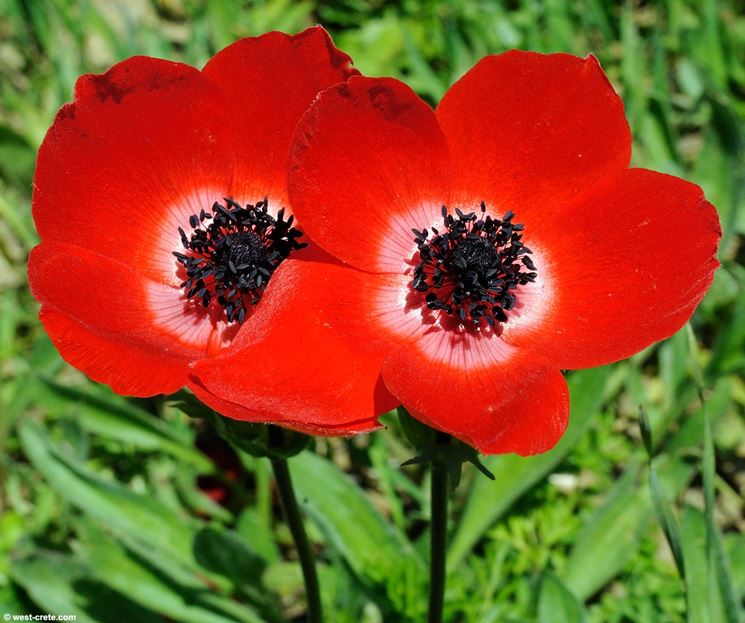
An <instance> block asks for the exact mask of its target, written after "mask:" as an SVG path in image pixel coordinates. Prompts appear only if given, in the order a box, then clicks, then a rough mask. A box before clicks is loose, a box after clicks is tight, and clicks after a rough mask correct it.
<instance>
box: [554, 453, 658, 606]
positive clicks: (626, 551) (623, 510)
mask: <svg viewBox="0 0 745 623" xmlns="http://www.w3.org/2000/svg"><path fill="white" fill-rule="evenodd" d="M640 468H641V466H640V465H639V464H636V465H632V466H630V467H629V468H627V469H626V471H625V472H624V475H623V477H622V478H621V480H619V481H618V483H617V484H616V485H615V486H614V487H613V489H612V490H611V492H610V494H609V495H608V498H607V499H606V500H605V502H604V503H603V504H602V505H601V506H600V507H599V508H598V509H597V510H596V511H595V512H594V513H592V515H590V517H589V518H588V520H587V521H586V522H585V524H584V525H583V527H582V529H581V530H580V532H579V533H578V534H577V536H576V538H575V545H574V547H573V548H572V551H571V553H570V555H569V559H568V560H567V566H566V568H565V570H564V582H565V583H566V585H567V587H568V588H569V589H570V590H571V591H572V593H574V594H575V595H576V596H577V597H579V598H580V599H587V598H588V597H590V596H591V595H592V594H594V593H595V592H596V591H597V590H598V589H599V588H601V587H602V586H604V585H605V584H606V583H607V582H608V581H609V580H611V579H612V578H613V577H614V576H615V575H616V574H617V573H618V571H619V570H620V569H621V568H623V566H624V565H625V564H626V562H627V561H628V560H629V558H630V557H631V556H632V555H633V553H634V551H636V548H637V546H638V543H639V540H640V538H641V533H642V531H643V530H644V528H645V527H646V525H648V523H649V520H650V519H651V512H652V509H651V504H650V501H649V495H648V494H647V492H646V490H644V489H640V488H639V484H638V479H639V475H640Z"/></svg>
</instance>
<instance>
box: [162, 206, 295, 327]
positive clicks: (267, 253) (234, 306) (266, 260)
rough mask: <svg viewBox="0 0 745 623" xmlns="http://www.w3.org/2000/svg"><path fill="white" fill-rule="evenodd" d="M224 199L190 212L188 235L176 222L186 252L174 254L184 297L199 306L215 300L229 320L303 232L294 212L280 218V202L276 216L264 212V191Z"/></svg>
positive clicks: (241, 315)
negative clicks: (246, 199) (243, 201)
mask: <svg viewBox="0 0 745 623" xmlns="http://www.w3.org/2000/svg"><path fill="white" fill-rule="evenodd" d="M225 203H226V206H227V207H226V206H223V205H221V204H220V203H218V202H215V203H214V204H213V206H212V214H210V213H208V212H206V211H205V210H202V211H201V212H200V213H199V214H198V215H197V214H193V215H191V216H190V217H189V225H190V226H191V228H192V230H193V231H192V233H191V236H190V237H187V235H186V233H185V232H184V230H183V229H181V228H180V227H179V235H180V236H181V244H182V245H183V246H184V248H185V249H186V253H181V252H178V251H174V252H173V255H174V256H175V257H176V259H177V260H178V262H179V264H181V265H182V266H183V267H184V268H185V269H186V277H187V279H186V281H184V282H183V283H182V284H181V287H182V288H184V290H186V298H187V299H194V300H197V301H200V302H201V304H202V305H203V306H204V307H208V306H209V305H210V303H211V302H212V301H213V300H217V302H218V303H219V304H220V305H221V306H222V307H223V308H224V309H225V315H226V317H227V319H228V322H238V323H242V322H243V321H244V320H245V318H246V305H256V303H258V302H259V300H260V299H261V295H262V294H263V293H264V290H265V289H266V286H267V283H269V279H270V278H271V276H272V273H273V272H274V271H275V270H276V268H277V266H279V264H280V263H281V262H282V260H284V259H285V258H286V257H287V256H288V255H290V253H291V252H292V251H295V250H297V249H302V248H303V247H306V246H307V245H306V244H305V243H304V242H298V240H297V239H298V238H300V237H301V236H302V235H303V234H302V232H300V230H298V229H295V228H294V227H292V222H293V218H294V217H293V216H290V217H289V218H288V219H287V220H285V218H284V215H285V210H284V208H282V209H280V210H279V212H278V213H277V217H276V218H274V217H273V216H272V215H271V214H269V212H268V207H269V202H268V201H267V198H266V197H264V200H263V201H259V202H258V203H257V204H256V205H251V204H247V205H246V206H245V207H243V206H241V205H240V204H238V203H236V202H235V201H233V199H232V198H229V197H226V198H225ZM205 222H206V223H207V224H206V225H205Z"/></svg>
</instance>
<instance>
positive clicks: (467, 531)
mask: <svg viewBox="0 0 745 623" xmlns="http://www.w3.org/2000/svg"><path fill="white" fill-rule="evenodd" d="M610 371H611V368H609V367H604V368H595V369H592V370H582V371H581V372H575V373H573V374H572V375H571V376H570V377H569V389H570V394H571V397H572V414H571V418H570V421H569V428H568V429H567V431H566V433H564V437H563V438H562V439H561V441H560V442H559V443H558V444H557V445H556V447H555V448H554V449H553V450H551V451H549V452H546V453H545V454H540V455H538V456H533V457H528V458H525V457H520V456H516V455H503V456H493V457H486V458H485V459H484V465H485V466H486V468H487V469H488V470H489V471H490V472H491V473H492V474H494V477H495V482H491V481H489V480H486V479H485V478H478V479H476V480H475V482H474V484H473V488H472V489H471V491H470V493H469V495H468V499H467V501H466V505H465V508H464V510H463V514H462V515H461V517H460V519H459V521H458V527H457V530H456V532H455V536H454V537H453V539H452V542H451V544H450V549H449V551H448V568H449V569H451V570H452V569H456V568H457V567H458V565H460V564H461V563H462V562H463V560H464V559H465V557H466V555H467V554H468V552H470V551H471V548H473V546H474V545H476V543H478V541H479V540H480V539H481V537H482V536H483V534H484V533H485V532H486V531H487V530H488V529H489V528H490V527H491V526H492V525H493V524H494V522H496V521H497V520H498V519H499V518H500V517H501V516H502V515H503V514H504V513H506V512H507V510H508V509H509V508H510V507H511V506H512V505H513V504H514V503H515V501H516V500H517V499H518V498H519V497H520V496H521V495H523V493H525V492H526V491H527V490H528V489H530V488H531V487H532V486H533V485H535V484H536V483H537V482H539V481H540V480H541V479H543V478H545V477H546V475H547V474H549V473H550V472H551V470H552V469H554V467H556V465H558V463H559V462H560V461H561V460H562V459H563V458H564V457H565V456H566V455H567V454H568V453H569V451H570V450H571V449H572V447H574V445H575V444H576V443H577V442H578V441H579V440H580V438H581V437H582V435H584V434H585V432H586V431H587V429H588V428H589V427H590V424H591V423H592V418H593V416H594V415H595V414H596V413H597V411H598V409H599V408H600V404H601V402H602V400H603V393H604V390H605V385H606V381H607V380H608V377H609V376H610Z"/></svg>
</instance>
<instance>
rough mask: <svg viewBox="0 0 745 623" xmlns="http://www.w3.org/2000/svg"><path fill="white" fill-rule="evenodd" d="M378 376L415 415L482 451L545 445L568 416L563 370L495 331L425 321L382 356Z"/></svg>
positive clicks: (529, 450)
mask: <svg viewBox="0 0 745 623" xmlns="http://www.w3.org/2000/svg"><path fill="white" fill-rule="evenodd" d="M383 379H384V380H385V384H386V386H387V387H388V389H389V391H390V392H391V393H392V394H393V395H394V396H396V397H398V398H399V399H400V400H401V401H402V402H403V404H404V406H405V407H406V408H407V409H408V410H409V412H410V413H411V415H413V416H414V417H415V418H417V419H419V420H421V421H422V422H424V423H425V424H427V425H429V426H431V427H433V428H436V429H438V430H441V431H444V432H446V433H449V434H451V435H453V436H454V437H456V438H458V439H460V440H462V441H464V442H466V443H468V444H470V445H472V446H474V447H475V448H476V449H477V450H479V451H480V452H483V453H484V454H505V453H510V452H515V453H517V454H520V455H523V456H528V455H533V454H539V453H541V452H546V451H547V450H550V449H551V448H553V446H554V445H555V444H556V443H557V442H558V440H559V439H560V438H561V436H562V434H563V433H564V430H565V429H566V426H567V423H568V420H569V394H568V389H567V384H566V381H565V380H564V377H563V375H562V374H561V372H559V371H558V370H556V369H554V368H552V367H550V366H547V364H546V363H545V362H543V361H541V360H540V359H538V358H536V357H535V356H533V355H532V354H530V353H528V352H526V351H521V350H518V349H516V348H513V347H510V346H509V345H507V344H504V343H503V342H501V341H500V340H499V338H497V337H496V336H491V337H484V336H483V335H481V334H471V333H461V334H455V333H453V332H450V331H437V330H431V329H430V330H428V331H426V332H424V333H423V334H422V335H420V336H419V337H418V338H417V339H416V340H415V341H412V342H410V343H408V344H406V345H404V346H402V347H400V348H399V349H397V350H396V351H395V352H393V353H391V354H390V355H389V356H388V357H386V359H385V361H384V363H383Z"/></svg>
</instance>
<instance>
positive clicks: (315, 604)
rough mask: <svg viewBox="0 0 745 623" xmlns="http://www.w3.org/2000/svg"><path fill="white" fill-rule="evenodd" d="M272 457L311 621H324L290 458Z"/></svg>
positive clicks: (319, 592) (314, 622)
mask: <svg viewBox="0 0 745 623" xmlns="http://www.w3.org/2000/svg"><path fill="white" fill-rule="evenodd" d="M270 460H271V462H272V468H273V469H274V478H275V480H276V481H277V488H278V489H279V497H280V498H281V499H282V508H283V509H284V513H285V519H286V520H287V525H288V526H289V527H290V532H291V533H292V538H293V540H294V541H295V549H297V554H298V558H299V559H300V566H301V568H302V570H303V579H304V580H305V595H306V599H307V601H308V623H321V622H322V621H323V610H322V608H321V591H320V587H319V585H318V575H317V573H316V564H315V560H314V558H313V550H312V549H311V547H310V541H308V535H307V534H306V533H305V527H304V526H303V518H302V516H301V514H300V508H299V506H298V503H297V498H296V497H295V490H294V489H293V487H292V478H291V477H290V470H289V468H288V467H287V459H282V458H277V457H273V458H271V459H270Z"/></svg>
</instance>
